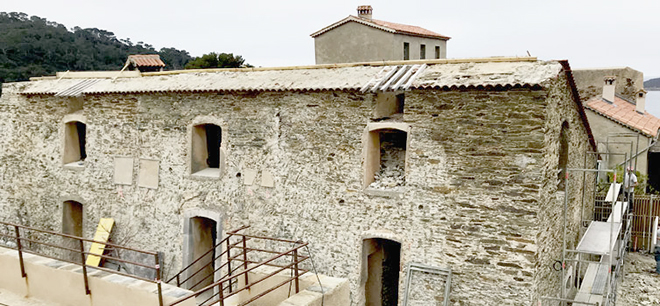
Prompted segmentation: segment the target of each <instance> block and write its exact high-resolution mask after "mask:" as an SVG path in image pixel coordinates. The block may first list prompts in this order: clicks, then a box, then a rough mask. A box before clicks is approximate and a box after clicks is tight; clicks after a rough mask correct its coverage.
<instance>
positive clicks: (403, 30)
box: [362, 18, 449, 39]
mask: <svg viewBox="0 0 660 306" xmlns="http://www.w3.org/2000/svg"><path fill="white" fill-rule="evenodd" d="M362 19H365V18H362ZM368 21H371V22H373V23H375V24H377V25H380V26H383V27H387V28H390V29H393V30H396V31H397V32H398V33H400V34H412V35H421V36H431V37H437V38H443V39H449V37H447V36H444V35H440V34H438V33H436V32H433V31H429V30H427V29H424V28H421V27H418V26H411V25H407V24H400V23H394V22H389V21H382V20H376V19H371V20H368Z"/></svg>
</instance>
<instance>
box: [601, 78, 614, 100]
mask: <svg viewBox="0 0 660 306" xmlns="http://www.w3.org/2000/svg"><path fill="white" fill-rule="evenodd" d="M615 87H616V77H613V76H606V77H605V84H604V85H603V100H606V101H608V102H610V103H614V88H615Z"/></svg>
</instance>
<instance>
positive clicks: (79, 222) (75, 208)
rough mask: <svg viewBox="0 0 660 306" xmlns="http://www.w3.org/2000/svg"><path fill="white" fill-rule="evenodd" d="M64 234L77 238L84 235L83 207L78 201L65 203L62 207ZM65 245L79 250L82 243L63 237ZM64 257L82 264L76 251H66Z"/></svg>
mask: <svg viewBox="0 0 660 306" xmlns="http://www.w3.org/2000/svg"><path fill="white" fill-rule="evenodd" d="M62 233H63V234H67V235H72V236H77V237H82V235H83V206H82V204H80V203H78V202H76V201H65V202H64V203H63V206H62ZM62 239H63V241H62V242H63V245H64V246H65V247H67V248H71V249H75V250H78V249H80V243H79V242H78V240H76V239H73V238H66V237H62ZM64 252H65V253H64V254H63V255H64V257H65V259H68V260H75V261H76V262H80V260H81V258H80V254H79V253H77V252H74V251H67V250H64Z"/></svg>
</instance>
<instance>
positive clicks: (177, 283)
mask: <svg viewBox="0 0 660 306" xmlns="http://www.w3.org/2000/svg"><path fill="white" fill-rule="evenodd" d="M176 286H177V287H181V281H179V274H177V275H176Z"/></svg>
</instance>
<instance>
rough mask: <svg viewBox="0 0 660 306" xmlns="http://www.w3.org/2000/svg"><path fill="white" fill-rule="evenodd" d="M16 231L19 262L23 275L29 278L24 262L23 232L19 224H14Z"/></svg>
mask: <svg viewBox="0 0 660 306" xmlns="http://www.w3.org/2000/svg"><path fill="white" fill-rule="evenodd" d="M14 231H15V233H16V246H17V247H18V262H19V263H20V265H21V277H23V278H27V273H25V263H24V262H23V250H22V248H21V234H20V233H19V228H18V226H17V225H14Z"/></svg>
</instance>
